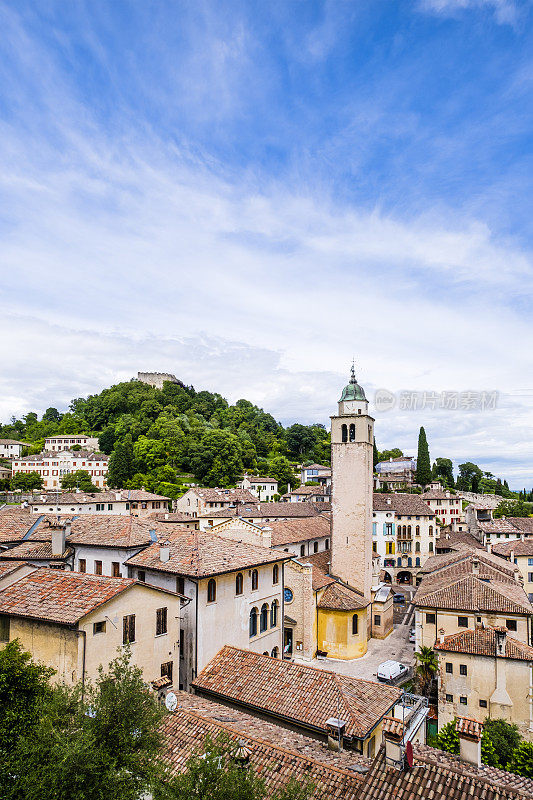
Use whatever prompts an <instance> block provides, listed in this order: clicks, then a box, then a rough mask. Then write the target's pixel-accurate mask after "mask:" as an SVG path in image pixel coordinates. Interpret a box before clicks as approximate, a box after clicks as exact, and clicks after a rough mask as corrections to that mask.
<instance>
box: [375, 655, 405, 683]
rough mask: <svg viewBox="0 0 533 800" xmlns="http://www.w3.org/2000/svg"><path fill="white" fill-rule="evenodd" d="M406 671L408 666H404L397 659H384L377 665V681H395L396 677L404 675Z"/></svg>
mask: <svg viewBox="0 0 533 800" xmlns="http://www.w3.org/2000/svg"><path fill="white" fill-rule="evenodd" d="M407 671H408V668H407V667H406V666H405V664H400V662H399V661H392V660H390V661H384V662H383V664H380V665H379V667H378V672H377V677H378V681H383V682H384V683H392V681H395V680H396V679H397V678H399V677H401V676H402V675H405V674H406V673H407Z"/></svg>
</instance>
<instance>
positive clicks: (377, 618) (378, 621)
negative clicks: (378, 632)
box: [374, 614, 381, 625]
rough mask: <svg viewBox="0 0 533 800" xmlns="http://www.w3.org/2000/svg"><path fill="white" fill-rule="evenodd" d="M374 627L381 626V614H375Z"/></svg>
mask: <svg viewBox="0 0 533 800" xmlns="http://www.w3.org/2000/svg"><path fill="white" fill-rule="evenodd" d="M374 625H381V614H374Z"/></svg>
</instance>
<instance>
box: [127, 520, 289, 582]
mask: <svg viewBox="0 0 533 800" xmlns="http://www.w3.org/2000/svg"><path fill="white" fill-rule="evenodd" d="M163 540H164V541H167V542H168V543H169V548H170V559H169V560H168V561H161V559H160V557H159V556H160V545H159V544H153V545H151V546H150V547H147V548H146V550H143V551H142V552H141V553H137V555H134V556H132V557H131V558H129V559H128V561H127V562H126V563H127V564H128V565H129V566H136V567H140V568H141V569H155V570H158V571H159V572H172V573H175V574H177V575H189V576H190V577H193V578H205V577H208V576H210V575H220V574H222V573H224V572H235V571H236V570H240V569H247V568H248V567H254V566H259V565H261V564H271V563H274V562H275V561H282V560H287V558H288V556H287V554H286V553H282V552H280V551H278V550H273V549H270V548H266V547H261V546H259V545H253V544H246V543H244V542H237V541H234V540H232V539H227V538H225V537H222V536H216V535H215V534H214V533H210V532H209V531H193V530H185V529H182V530H181V532H174V533H170V532H169V533H168V534H167V533H166V531H165V536H164V539H163Z"/></svg>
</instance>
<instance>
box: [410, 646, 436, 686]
mask: <svg viewBox="0 0 533 800" xmlns="http://www.w3.org/2000/svg"><path fill="white" fill-rule="evenodd" d="M415 661H416V667H415V672H416V676H417V678H418V681H419V683H420V691H421V694H423V695H428V694H429V690H430V688H431V682H432V680H433V678H434V677H435V673H436V672H437V670H438V668H439V660H438V658H437V656H436V654H435V652H434V651H433V649H432V648H431V647H421V648H420V650H418V651H417V652H416V653H415Z"/></svg>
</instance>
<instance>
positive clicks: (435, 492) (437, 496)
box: [420, 489, 461, 500]
mask: <svg viewBox="0 0 533 800" xmlns="http://www.w3.org/2000/svg"><path fill="white" fill-rule="evenodd" d="M420 497H421V498H422V499H423V500H451V499H453V498H455V497H456V495H455V494H452V492H448V494H446V491H445V490H444V489H428V490H427V492H422V494H421V495H420ZM458 499H459V500H460V499H461V498H458Z"/></svg>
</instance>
